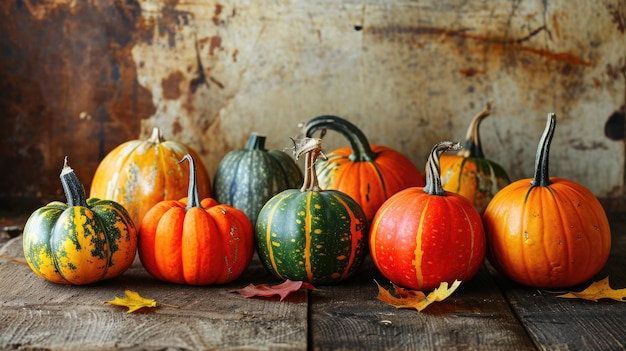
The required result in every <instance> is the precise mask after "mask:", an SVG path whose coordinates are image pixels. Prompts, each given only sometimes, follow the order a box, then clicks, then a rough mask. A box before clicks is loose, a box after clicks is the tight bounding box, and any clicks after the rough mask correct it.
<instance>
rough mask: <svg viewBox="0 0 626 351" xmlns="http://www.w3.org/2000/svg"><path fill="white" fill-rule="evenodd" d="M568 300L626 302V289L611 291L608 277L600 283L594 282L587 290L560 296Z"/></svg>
mask: <svg viewBox="0 0 626 351" xmlns="http://www.w3.org/2000/svg"><path fill="white" fill-rule="evenodd" d="M557 297H562V298H566V299H584V300H590V301H595V302H598V300H599V299H613V300H615V301H619V302H626V288H625V289H611V286H610V285H609V277H606V278H604V279H602V280H600V281H597V282H593V283H591V285H589V287H587V289H585V290H583V291H580V292H568V293H567V294H563V295H559V296H557Z"/></svg>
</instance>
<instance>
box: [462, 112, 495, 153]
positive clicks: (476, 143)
mask: <svg viewBox="0 0 626 351" xmlns="http://www.w3.org/2000/svg"><path fill="white" fill-rule="evenodd" d="M490 113H491V101H489V102H487V105H486V106H485V108H484V109H483V110H482V111H480V112H478V113H477V114H476V116H474V118H472V121H471V122H470V125H469V127H468V128H467V134H466V135H465V147H464V150H462V151H460V152H459V154H461V155H462V156H464V157H480V158H484V157H485V154H484V153H483V148H482V145H481V143H480V133H479V127H480V122H482V121H483V119H485V117H487V116H489V114H490Z"/></svg>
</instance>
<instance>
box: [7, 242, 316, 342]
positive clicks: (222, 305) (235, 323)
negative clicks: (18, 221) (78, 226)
mask: <svg viewBox="0 0 626 351" xmlns="http://www.w3.org/2000/svg"><path fill="white" fill-rule="evenodd" d="M21 239H22V238H21V236H20V237H16V238H14V239H11V240H10V241H8V242H7V243H6V244H5V245H4V246H3V247H2V248H0V254H2V255H5V256H12V257H19V258H21V259H23V255H22V252H21V250H22V241H21ZM271 280H272V277H270V276H269V275H268V274H267V273H266V272H265V271H264V269H263V267H262V266H261V265H260V263H259V262H258V260H255V261H254V262H253V265H252V266H251V267H250V269H248V270H247V271H246V273H245V274H244V276H242V277H241V278H240V279H238V280H237V281H235V282H233V283H231V284H228V285H224V286H213V287H189V286H182V285H174V284H167V283H163V282H159V281H156V280H155V279H153V278H151V277H150V276H149V275H148V274H147V272H146V271H145V270H144V269H143V267H142V266H141V265H140V263H139V261H136V262H135V264H134V265H133V266H132V267H131V268H130V269H129V271H127V272H126V273H125V274H124V275H123V276H121V277H119V278H116V279H112V280H109V281H105V282H100V283H97V284H93V285H89V286H63V285H57V284H52V283H48V282H46V281H43V280H42V279H40V278H38V277H36V276H35V275H34V273H32V272H31V270H30V269H29V268H28V267H27V266H25V265H22V264H19V263H15V262H13V261H9V260H6V259H0V320H2V321H3V322H2V323H0V349H33V348H41V349H52V350H85V349H93V348H106V349H127V348H141V349H142V350H162V349H176V350H200V349H217V348H219V349H231V350H238V349H255V350H256V349H260V350H281V349H284V350H304V349H306V347H307V345H306V336H307V318H306V314H307V298H306V293H304V292H302V293H297V294H294V295H292V296H290V297H288V299H287V301H286V302H282V303H279V302H277V300H273V299H244V298H242V297H241V296H240V295H239V294H236V293H232V292H230V291H231V290H233V289H237V288H240V287H243V286H245V285H247V284H249V283H261V282H263V283H266V282H268V281H271ZM126 289H129V290H133V291H137V292H138V293H139V294H141V295H142V296H144V297H147V298H153V299H156V300H157V301H158V302H161V303H167V304H172V305H176V306H179V307H180V308H168V307H160V308H158V309H156V310H150V311H146V312H143V311H140V312H141V313H133V314H129V313H126V312H125V309H124V308H119V307H115V306H110V305H108V304H106V303H104V302H103V301H104V300H111V299H113V298H114V297H115V296H120V297H123V296H124V290H126Z"/></svg>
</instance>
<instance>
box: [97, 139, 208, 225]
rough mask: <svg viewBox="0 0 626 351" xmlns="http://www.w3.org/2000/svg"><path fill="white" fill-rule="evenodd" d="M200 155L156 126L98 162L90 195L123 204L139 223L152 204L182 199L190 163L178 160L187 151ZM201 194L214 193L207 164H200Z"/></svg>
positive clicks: (193, 154) (185, 191)
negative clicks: (173, 139) (182, 162)
mask: <svg viewBox="0 0 626 351" xmlns="http://www.w3.org/2000/svg"><path fill="white" fill-rule="evenodd" d="M187 153H189V154H191V155H192V156H193V157H194V158H195V159H196V160H199V157H198V156H197V154H196V153H195V151H193V150H192V149H191V148H189V147H188V146H186V145H184V144H182V143H179V142H175V141H168V140H165V139H164V138H163V135H162V134H161V131H160V130H159V128H154V129H153V131H152V136H151V137H150V138H149V139H147V140H131V141H128V142H125V143H123V144H121V145H119V146H118V147H116V148H115V149H113V150H112V151H111V152H109V153H108V154H107V155H106V156H105V157H104V159H102V161H101V162H100V164H99V165H98V168H97V169H96V172H95V174H94V176H93V180H92V183H91V190H90V196H91V197H98V198H101V199H108V200H113V201H116V202H118V203H120V204H122V205H123V206H124V207H125V208H126V209H127V210H128V212H129V213H130V215H131V217H132V218H133V221H134V222H135V223H136V224H137V225H139V224H140V223H141V220H142V219H143V216H144V215H145V214H146V212H148V210H149V209H150V208H152V206H154V205H155V204H156V203H157V202H159V201H162V200H178V199H180V198H182V197H184V196H185V195H186V194H187V180H188V179H189V167H187V165H186V164H178V163H177V161H178V160H180V159H181V158H182V157H183V156H184V155H185V154H187ZM197 172H198V175H197V179H198V189H199V191H200V196H202V197H203V198H204V197H209V196H210V195H211V184H210V180H209V176H208V173H207V172H206V170H205V168H204V166H201V167H198V170H197Z"/></svg>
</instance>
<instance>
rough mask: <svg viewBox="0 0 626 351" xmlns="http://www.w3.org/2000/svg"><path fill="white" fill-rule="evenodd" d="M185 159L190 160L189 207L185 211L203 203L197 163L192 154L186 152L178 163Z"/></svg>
mask: <svg viewBox="0 0 626 351" xmlns="http://www.w3.org/2000/svg"><path fill="white" fill-rule="evenodd" d="M185 160H187V161H188V162H189V188H188V190H187V207H185V211H189V210H190V209H191V208H193V207H201V205H200V195H199V194H198V181H197V178H196V163H195V162H194V160H193V157H191V155H190V154H185V156H183V158H182V159H181V160H180V161H178V163H182V162H183V161H185Z"/></svg>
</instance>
